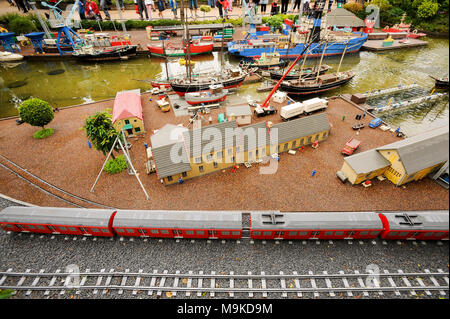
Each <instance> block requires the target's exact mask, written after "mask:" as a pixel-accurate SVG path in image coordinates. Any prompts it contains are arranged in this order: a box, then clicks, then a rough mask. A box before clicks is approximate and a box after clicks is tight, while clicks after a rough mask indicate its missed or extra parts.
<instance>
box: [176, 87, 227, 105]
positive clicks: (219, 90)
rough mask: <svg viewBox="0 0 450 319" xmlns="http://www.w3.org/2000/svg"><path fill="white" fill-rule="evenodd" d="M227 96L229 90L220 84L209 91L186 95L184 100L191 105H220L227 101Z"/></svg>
mask: <svg viewBox="0 0 450 319" xmlns="http://www.w3.org/2000/svg"><path fill="white" fill-rule="evenodd" d="M227 94H228V90H227V89H224V88H223V85H221V84H218V85H211V86H210V89H209V90H208V91H201V92H191V93H186V94H185V95H184V99H185V100H186V102H187V103H188V104H190V105H196V104H202V103H203V104H209V103H218V102H223V101H225V99H226V98H227Z"/></svg>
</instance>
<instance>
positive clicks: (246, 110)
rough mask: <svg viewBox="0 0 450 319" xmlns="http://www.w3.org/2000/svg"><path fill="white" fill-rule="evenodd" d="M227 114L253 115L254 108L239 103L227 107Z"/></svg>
mask: <svg viewBox="0 0 450 319" xmlns="http://www.w3.org/2000/svg"><path fill="white" fill-rule="evenodd" d="M226 112H227V116H230V115H234V116H242V115H252V110H251V109H250V106H249V105H238V106H228V107H227V108H226Z"/></svg>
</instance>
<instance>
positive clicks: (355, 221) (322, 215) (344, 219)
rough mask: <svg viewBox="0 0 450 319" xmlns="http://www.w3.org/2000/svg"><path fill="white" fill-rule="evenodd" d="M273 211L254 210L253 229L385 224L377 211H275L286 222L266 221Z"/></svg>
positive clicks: (359, 226)
mask: <svg viewBox="0 0 450 319" xmlns="http://www.w3.org/2000/svg"><path fill="white" fill-rule="evenodd" d="M270 213H271V212H252V213H251V222H252V229H261V230H264V229H285V230H294V229H305V230H316V229H317V230H320V229H324V230H325V229H335V230H340V229H342V230H346V229H383V224H382V222H381V220H380V218H379V217H378V215H377V214H376V213H373V212H351V213H346V212H319V213H303V212H283V213H280V212H275V213H276V214H278V215H279V217H276V218H275V220H276V221H277V222H284V223H279V224H272V223H264V222H265V221H269V220H270V217H269V216H263V215H268V214H270Z"/></svg>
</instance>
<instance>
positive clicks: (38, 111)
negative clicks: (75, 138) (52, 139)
mask: <svg viewBox="0 0 450 319" xmlns="http://www.w3.org/2000/svg"><path fill="white" fill-rule="evenodd" d="M19 116H20V118H21V119H22V121H24V122H25V123H28V124H30V125H32V126H39V127H42V130H39V131H38V132H36V133H34V135H33V137H34V138H37V139H40V138H45V137H48V136H50V135H52V134H53V132H54V131H53V129H51V128H47V129H46V128H44V126H45V125H47V124H48V123H50V122H51V121H52V120H53V118H54V116H55V115H54V114H53V108H52V107H51V106H50V105H49V104H48V103H47V102H45V101H43V100H40V99H36V98H33V99H28V100H26V101H24V102H23V103H22V104H21V105H20V106H19Z"/></svg>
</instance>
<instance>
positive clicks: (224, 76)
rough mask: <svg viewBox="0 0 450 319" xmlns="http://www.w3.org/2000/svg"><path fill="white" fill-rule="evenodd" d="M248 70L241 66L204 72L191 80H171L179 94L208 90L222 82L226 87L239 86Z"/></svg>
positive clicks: (181, 78) (184, 78)
mask: <svg viewBox="0 0 450 319" xmlns="http://www.w3.org/2000/svg"><path fill="white" fill-rule="evenodd" d="M246 76H247V72H245V71H243V70H242V69H240V68H236V69H226V70H224V71H223V72H222V73H221V74H212V75H211V74H202V75H199V76H198V77H195V78H192V79H191V80H189V79H187V78H186V77H180V78H177V79H173V80H170V81H169V83H170V86H171V87H172V90H173V91H174V92H175V93H177V94H178V95H179V96H184V95H185V94H186V93H190V92H199V91H205V90H208V89H209V87H210V86H211V85H217V84H222V86H223V88H224V89H228V88H233V87H238V86H240V85H241V84H242V82H244V80H245V78H246Z"/></svg>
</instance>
